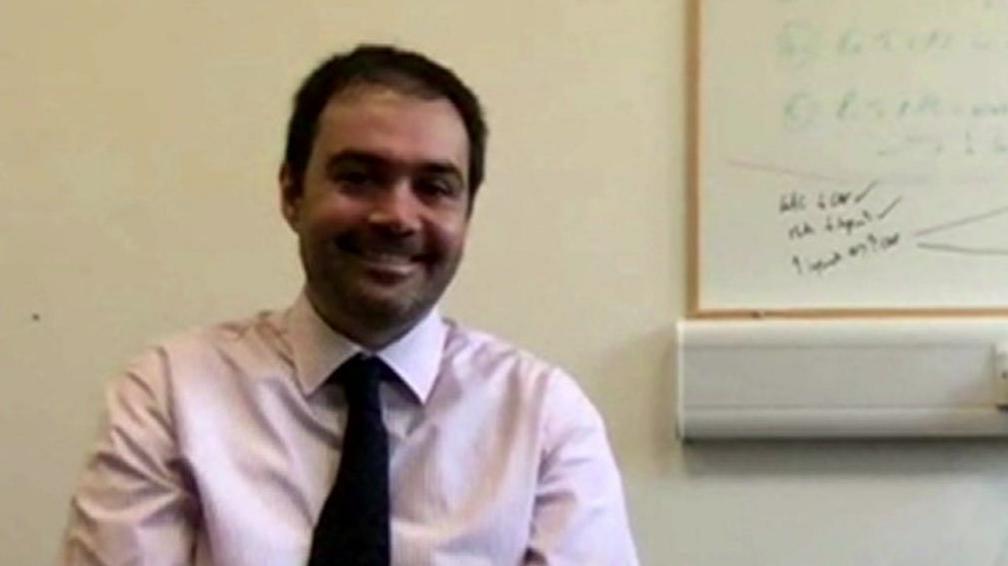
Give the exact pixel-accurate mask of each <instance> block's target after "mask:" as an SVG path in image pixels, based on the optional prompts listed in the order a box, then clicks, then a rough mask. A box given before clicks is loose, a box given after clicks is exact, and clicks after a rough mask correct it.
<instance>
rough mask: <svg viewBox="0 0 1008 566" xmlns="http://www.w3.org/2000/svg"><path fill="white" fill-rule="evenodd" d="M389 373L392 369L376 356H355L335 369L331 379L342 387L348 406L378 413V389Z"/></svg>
mask: <svg viewBox="0 0 1008 566" xmlns="http://www.w3.org/2000/svg"><path fill="white" fill-rule="evenodd" d="M391 373H392V369H391V368H389V367H388V366H387V365H386V364H385V362H383V361H382V360H381V358H379V357H378V356H364V355H362V354H357V355H355V356H354V357H352V358H350V359H349V360H347V361H345V362H343V364H342V365H341V366H340V367H338V368H336V371H335V372H334V375H333V377H335V380H336V381H337V382H338V383H340V384H341V385H342V386H343V390H344V391H345V392H346V398H347V404H348V405H350V406H351V407H355V408H360V409H370V410H378V411H380V410H381V398H380V396H379V393H378V387H379V385H381V381H382V379H384V378H385V377H386V376H388V375H390V374H391Z"/></svg>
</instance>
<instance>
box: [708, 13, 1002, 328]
mask: <svg viewBox="0 0 1008 566" xmlns="http://www.w3.org/2000/svg"><path fill="white" fill-rule="evenodd" d="M697 15H698V26H697V34H696V35H697V42H698V48H697V52H696V55H697V58H696V61H695V63H696V65H695V69H696V71H697V73H696V76H695V77H694V78H695V79H696V80H697V90H696V100H695V102H696V108H697V116H696V117H697V124H696V128H695V129H696V134H697V138H696V143H697V146H696V152H697V154H696V159H697V162H696V163H697V165H696V174H695V182H694V194H693V203H694V204H693V208H692V210H693V218H692V221H693V232H694V236H695V238H694V246H695V248H694V250H693V251H694V253H693V256H692V263H693V266H692V275H693V281H692V282H691V307H692V308H691V310H692V311H693V313H694V314H701V315H702V314H704V313H708V314H710V313H714V314H716V313H718V312H738V313H761V312H763V313H771V314H772V313H774V312H787V311H797V312H801V311H806V312H813V311H820V312H833V311H836V312H842V311H844V310H854V311H857V310H872V309H882V310H885V309H895V310H909V311H913V310H921V311H924V310H928V311H932V312H933V311H934V310H935V309H937V310H938V311H943V310H946V309H947V310H949V311H955V310H957V309H959V310H964V311H969V312H976V311H982V310H985V309H987V310H991V311H997V310H1002V309H1003V308H1004V307H1006V306H1008V0H845V1H843V2H824V1H822V0H746V1H745V2H739V1H737V0H699V10H698V14H697Z"/></svg>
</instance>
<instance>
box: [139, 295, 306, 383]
mask: <svg viewBox="0 0 1008 566" xmlns="http://www.w3.org/2000/svg"><path fill="white" fill-rule="evenodd" d="M284 316H285V311H282V310H261V311H258V312H256V313H255V314H252V315H248V316H245V317H242V318H233V319H230V320H224V321H220V322H217V323H213V324H204V325H200V326H192V327H190V328H187V329H183V330H180V331H176V332H174V333H171V334H167V335H166V336H164V337H161V338H158V339H155V340H153V341H151V342H150V343H149V344H148V346H147V347H146V348H144V349H143V350H142V352H141V353H140V354H139V355H138V356H136V357H135V358H134V359H133V360H132V361H131V362H130V364H129V366H128V371H129V372H130V373H133V372H134V371H136V373H141V374H149V373H151V372H156V373H160V374H170V375H171V376H174V377H176V378H178V377H183V376H191V375H205V374H207V373H208V371H207V370H210V369H213V368H216V367H222V366H227V365H229V364H234V363H235V362H236V361H240V362H241V365H243V366H247V365H249V363H250V362H253V363H254V362H259V365H270V364H272V363H273V362H275V361H276V360H278V359H283V358H287V357H289V354H285V352H287V351H288V350H289V346H288V345H287V341H286V339H285V328H284Z"/></svg>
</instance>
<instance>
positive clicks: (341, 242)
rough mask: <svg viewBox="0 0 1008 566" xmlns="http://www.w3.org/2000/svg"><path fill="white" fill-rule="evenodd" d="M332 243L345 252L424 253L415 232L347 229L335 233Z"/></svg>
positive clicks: (416, 254) (411, 255)
mask: <svg viewBox="0 0 1008 566" xmlns="http://www.w3.org/2000/svg"><path fill="white" fill-rule="evenodd" d="M332 242H333V244H334V245H335V246H336V247H337V248H339V249H341V250H343V251H347V252H352V253H361V252H364V251H368V252H372V253H384V254H395V255H401V256H409V257H414V256H419V255H422V254H423V253H424V246H423V242H422V241H421V239H420V237H419V236H418V235H417V234H397V233H395V232H393V231H390V230H375V229H370V230H348V231H346V232H343V233H341V234H337V235H336V236H334V237H333V239H332Z"/></svg>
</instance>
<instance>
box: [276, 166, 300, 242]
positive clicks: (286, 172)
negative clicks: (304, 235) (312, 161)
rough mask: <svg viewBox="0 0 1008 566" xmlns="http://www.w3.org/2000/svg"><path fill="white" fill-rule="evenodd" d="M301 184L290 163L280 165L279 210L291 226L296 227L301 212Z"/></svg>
mask: <svg viewBox="0 0 1008 566" xmlns="http://www.w3.org/2000/svg"><path fill="white" fill-rule="evenodd" d="M303 193H304V191H303V190H302V187H301V184H300V183H298V182H297V180H296V179H295V177H294V173H293V172H292V171H291V168H290V165H289V164H287V163H284V164H283V166H281V167H280V212H282V213H283V217H284V219H286V220H287V224H288V225H290V227H291V228H296V226H297V222H298V219H299V217H300V214H301V198H302V197H303V196H304V194H303Z"/></svg>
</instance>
